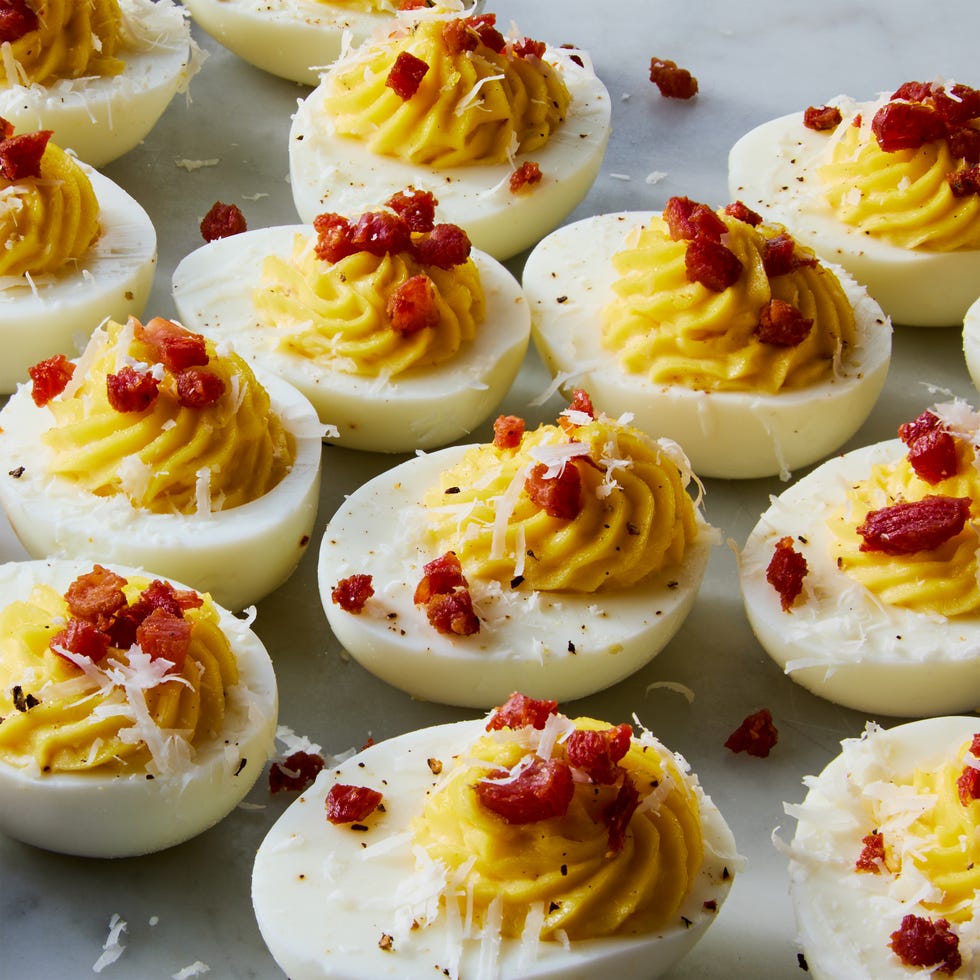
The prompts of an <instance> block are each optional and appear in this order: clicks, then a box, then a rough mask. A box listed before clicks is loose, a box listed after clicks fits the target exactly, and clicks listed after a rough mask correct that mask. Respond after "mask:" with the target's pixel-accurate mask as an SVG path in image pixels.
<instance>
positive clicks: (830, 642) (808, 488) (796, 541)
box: [740, 403, 980, 717]
mask: <svg viewBox="0 0 980 980" xmlns="http://www.w3.org/2000/svg"><path fill="white" fill-rule="evenodd" d="M932 411H933V413H935V415H936V416H937V417H938V418H941V419H942V420H943V423H944V426H945V427H947V431H952V432H954V433H955V436H956V443H957V445H958V449H957V452H958V454H959V456H958V463H957V469H956V472H955V473H954V474H953V475H951V476H950V477H948V478H945V479H942V480H940V481H938V482H937V483H935V484H932V483H929V482H927V481H926V480H923V479H920V478H918V477H917V476H916V475H915V474H914V471H913V469H912V467H911V466H910V465H909V463H908V461H907V456H908V454H909V452H910V448H909V446H908V445H906V444H905V443H904V442H902V441H901V440H899V439H895V440H890V441H887V442H882V443H878V444H876V445H872V446H867V447H864V448H862V449H858V450H855V451H853V452H849V453H847V454H846V455H844V456H841V457H837V458H834V459H831V460H829V461H827V462H826V463H823V464H822V465H821V466H819V467H817V469H816V470H814V471H813V472H811V473H809V474H808V475H807V476H805V477H803V479H801V480H800V481H799V482H797V483H796V484H794V485H793V486H791V487H789V488H788V489H787V490H785V491H783V493H782V494H780V495H779V497H777V498H775V499H774V500H773V501H772V504H771V506H770V507H769V509H768V510H767V511H766V512H765V513H764V514H763V515H762V517H761V519H760V520H759V523H758V524H757V525H756V527H755V529H754V530H753V531H752V533H751V534H750V535H749V538H748V540H747V542H746V544H745V546H744V548H743V549H742V553H741V562H740V581H741V588H742V594H743V597H744V600H745V608H746V611H747V613H748V617H749V622H750V623H751V625H752V629H753V631H754V632H755V635H756V637H757V638H758V640H759V642H760V643H761V644H762V646H763V648H764V649H765V650H766V652H767V653H768V654H769V655H770V656H771V657H772V658H773V660H775V662H776V663H777V664H779V666H780V667H782V668H783V669H784V670H785V671H786V673H787V674H789V676H790V677H791V678H792V679H793V680H794V681H796V682H797V683H799V684H801V685H802V686H803V687H805V688H807V689H808V690H810V691H812V692H814V693H815V694H819V695H820V696H821V697H825V698H828V699H829V700H831V701H834V702H836V703H838V704H842V705H844V706H846V707H850V708H855V709H857V710H859V711H864V712H867V713H869V714H877V715H892V716H901V717H922V716H925V715H940V714H951V713H955V712H962V711H972V710H974V709H976V708H977V707H978V706H980V619H978V612H977V609H976V608H972V606H971V596H973V593H974V592H975V590H976V587H977V586H976V560H977V559H976V551H977V541H976V531H975V530H974V528H973V527H972V525H971V524H970V523H969V521H967V523H966V525H965V526H964V528H963V530H962V531H961V532H960V533H959V534H956V535H954V536H953V537H951V538H949V539H948V540H947V541H945V543H941V544H937V545H935V546H934V547H922V545H924V544H928V542H927V541H922V542H920V543H919V544H918V546H919V547H920V550H918V551H913V552H912V553H910V554H907V555H897V556H890V555H887V554H883V553H882V552H880V551H877V550H873V551H864V550H861V547H860V544H861V542H862V541H864V540H866V534H865V535H862V534H861V532H859V531H858V530H857V527H858V526H859V525H861V526H863V525H864V521H865V518H866V515H867V513H869V511H870V510H874V511H878V512H885V514H886V515H887V514H897V512H895V511H887V510H886V509H887V508H888V507H891V506H892V505H895V504H896V503H902V502H905V503H911V502H916V501H920V500H922V499H923V498H925V497H946V498H949V497H967V498H970V499H971V500H972V501H973V504H972V506H973V507H974V508H975V507H976V501H977V500H978V499H980V494H978V492H977V488H976V470H975V468H974V464H973V462H972V461H973V458H974V452H975V445H976V439H977V422H976V418H975V416H974V414H973V413H972V412H971V411H970V410H969V409H968V408H967V407H965V406H963V405H962V403H951V404H949V405H944V406H936V407H935V408H934V409H933V410H932ZM869 504H870V508H869ZM921 513H923V514H924V512H921ZM912 516H913V517H914V516H915V515H914V514H912ZM898 518H899V519H900V518H901V515H900V514H899V515H898ZM925 519H926V518H925V516H923V517H922V518H921V520H923V521H925ZM872 529H873V528H871V527H869V528H866V532H867V533H870V532H871V530H872ZM936 540H938V539H936ZM781 541H782V542H783V547H784V549H785V548H786V547H787V546H790V547H791V548H792V551H793V552H794V553H795V554H796V555H797V556H800V557H798V558H795V559H794V558H792V557H791V556H790V555H789V553H788V552H786V551H785V550H784V551H783V552H782V555H781V558H780V559H776V560H775V561H776V564H775V566H774V567H773V571H772V572H770V571H769V569H770V565H771V563H773V562H774V554H775V553H776V551H777V546H778V545H779V543H780V542H781ZM909 543H910V544H912V543H913V542H912V541H911V539H910V541H909ZM800 558H802V559H803V561H804V562H805V566H800ZM784 563H785V564H784ZM794 565H795V566H797V568H798V569H799V568H801V567H803V568H805V574H804V575H803V576H802V579H801V580H799V581H800V582H801V591H799V592H798V593H797V594H796V595H795V596H794V595H793V591H794V590H792V589H790V587H789V585H790V582H791V581H792V575H791V574H790V573H789V572H788V571H787V570H786V569H787V568H788V567H789V566H794ZM780 567H782V568H783V571H782V572H781V571H780V570H779V569H780ZM770 577H771V578H772V579H773V580H774V581H773V582H770V581H769V579H770ZM784 602H785V608H784ZM944 610H945V611H944Z"/></svg>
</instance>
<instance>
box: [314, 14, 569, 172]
mask: <svg viewBox="0 0 980 980" xmlns="http://www.w3.org/2000/svg"><path fill="white" fill-rule="evenodd" d="M447 23H448V21H447V20H445V19H439V18H436V19H431V20H429V19H425V20H420V21H418V22H417V23H416V24H414V25H413V26H411V27H410V28H407V29H406V30H405V31H403V32H396V33H394V34H391V35H389V37H388V38H386V39H385V40H384V41H381V42H379V43H377V44H374V45H372V46H370V47H369V48H368V49H367V50H366V51H365V52H363V53H357V54H355V56H354V57H353V58H351V59H349V60H347V61H344V62H342V63H340V64H338V65H337V66H335V67H334V69H333V70H332V71H331V72H329V74H328V75H327V76H326V79H325V84H326V85H327V94H326V98H325V99H324V107H325V109H326V111H327V113H328V114H329V116H330V118H331V120H332V124H333V128H334V132H336V133H337V135H339V136H347V137H351V138H353V139H357V140H361V141H363V142H364V144H365V145H366V146H367V147H368V148H369V149H370V150H371V151H372V152H373V153H377V154H379V155H381V156H392V157H397V158H399V159H401V160H405V161H408V162H411V163H415V164H421V165H424V166H431V167H439V168H442V167H456V166H460V165H464V164H501V163H506V162H507V161H508V160H510V159H512V158H513V155H514V153H518V152H519V153H533V152H534V151H535V150H537V149H540V148H541V147H542V146H544V145H545V144H546V143H547V142H548V138H549V136H550V135H551V133H552V132H553V131H554V130H555V129H556V128H557V127H558V126H559V125H560V124H561V122H562V120H563V119H564V118H565V113H566V111H567V109H568V105H569V103H570V101H571V95H570V94H569V91H568V88H567V86H566V85H565V83H564V81H563V79H562V78H561V76H560V75H559V73H558V71H557V70H556V69H555V68H554V67H552V66H551V65H549V64H548V63H547V62H545V61H543V60H542V59H539V58H536V57H528V58H520V57H517V56H516V55H513V54H511V53H510V51H509V48H505V49H504V51H503V52H501V53H500V54H498V53H496V52H494V51H492V50H490V49H489V48H487V47H486V46H485V45H483V44H480V45H478V46H477V48H476V50H474V51H463V52H460V53H459V54H451V53H450V52H449V50H448V49H447V47H446V43H445V41H444V39H443V36H442V31H443V28H444V26H445V25H446V24H447ZM403 51H407V52H409V53H410V54H412V55H414V56H415V57H416V58H420V59H421V60H422V61H424V62H425V63H426V64H427V65H428V66H429V70H428V71H427V72H426V74H425V76H424V77H423V78H422V81H421V84H420V85H419V88H418V90H417V91H416V92H415V94H414V95H412V97H411V98H409V99H402V98H401V96H400V95H398V94H397V93H396V92H395V91H394V90H393V89H392V88H390V87H389V86H388V85H386V84H385V83H386V79H387V78H388V74H389V72H390V71H391V69H392V66H393V65H394V62H395V59H396V58H397V57H398V55H399V54H401V53H402V52H403Z"/></svg>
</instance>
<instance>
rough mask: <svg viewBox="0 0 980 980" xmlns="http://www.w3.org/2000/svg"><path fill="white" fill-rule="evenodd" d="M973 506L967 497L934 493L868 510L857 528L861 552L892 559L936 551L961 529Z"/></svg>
mask: <svg viewBox="0 0 980 980" xmlns="http://www.w3.org/2000/svg"><path fill="white" fill-rule="evenodd" d="M972 503H973V501H972V500H971V499H970V498H969V497H947V496H943V495H941V494H933V495H929V496H926V497H923V498H922V499H921V500H915V501H904V502H902V503H898V504H892V506H890V507H882V508H880V509H879V510H872V511H869V512H868V514H867V516H866V517H865V519H864V522H863V523H862V524H860V525H859V526H858V527H857V528H856V530H857V533H858V534H859V535H861V537H862V538H863V540H862V542H861V551H880V552H882V553H883V554H886V555H893V556H894V555H912V554H915V553H916V552H918V551H931V550H932V549H933V548H938V547H939V546H940V545H942V544H945V543H946V542H947V541H949V540H950V539H951V538H954V537H956V535H957V534H959V533H960V531H962V530H963V527H964V526H965V524H966V521H967V518H968V517H969V516H970V506H971V505H972Z"/></svg>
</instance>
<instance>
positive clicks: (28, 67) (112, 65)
mask: <svg viewBox="0 0 980 980" xmlns="http://www.w3.org/2000/svg"><path fill="white" fill-rule="evenodd" d="M31 6H32V7H33V8H34V11H35V13H36V14H37V17H38V22H39V26H38V28H37V30H34V31H30V32H28V33H27V34H25V35H24V36H23V37H21V38H18V39H17V40H16V41H11V42H5V43H4V44H3V45H2V46H0V78H2V79H3V80H5V82H6V84H7V85H29V84H35V85H49V84H51V83H52V82H56V81H58V79H61V78H80V77H82V76H83V75H84V76H103V75H118V74H119V73H120V72H121V71H122V70H123V63H122V61H120V60H119V58H117V57H116V51H117V49H118V48H119V47H120V43H121V34H122V21H123V15H122V11H121V10H120V8H119V3H118V0H84V2H79V0H38V2H36V3H33V4H32V5H31ZM14 63H16V64H14Z"/></svg>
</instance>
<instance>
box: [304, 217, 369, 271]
mask: <svg viewBox="0 0 980 980" xmlns="http://www.w3.org/2000/svg"><path fill="white" fill-rule="evenodd" d="M313 230H314V231H315V232H316V233H317V241H316V245H315V246H314V248H313V251H314V252H316V257H317V258H318V259H321V260H322V261H324V262H339V261H340V260H341V259H346V258H347V256H348V255H353V254H354V253H355V252H357V251H359V250H358V249H357V248H356V247H355V245H354V244H353V242H352V241H351V237H352V234H353V228H352V227H351V223H350V222H349V221H348V220H347V219H346V218H345V217H344V216H343V215H342V214H335V213H333V212H327V213H325V214H318V215H317V216H316V217H315V218H314V219H313Z"/></svg>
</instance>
